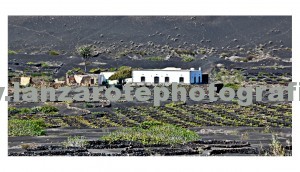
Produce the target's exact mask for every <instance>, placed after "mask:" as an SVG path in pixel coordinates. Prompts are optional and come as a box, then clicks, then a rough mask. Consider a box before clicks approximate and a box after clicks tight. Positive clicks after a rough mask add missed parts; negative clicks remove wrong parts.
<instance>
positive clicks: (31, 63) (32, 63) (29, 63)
mask: <svg viewBox="0 0 300 172" xmlns="http://www.w3.org/2000/svg"><path fill="white" fill-rule="evenodd" d="M26 64H28V65H34V64H36V63H34V62H27V63H26Z"/></svg>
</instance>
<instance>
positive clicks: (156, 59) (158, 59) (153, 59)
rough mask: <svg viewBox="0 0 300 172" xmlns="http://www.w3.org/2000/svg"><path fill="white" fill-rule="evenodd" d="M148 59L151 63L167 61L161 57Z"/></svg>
mask: <svg viewBox="0 0 300 172" xmlns="http://www.w3.org/2000/svg"><path fill="white" fill-rule="evenodd" d="M146 59H147V60H150V61H164V60H165V58H164V57H161V56H154V57H148V58H146Z"/></svg>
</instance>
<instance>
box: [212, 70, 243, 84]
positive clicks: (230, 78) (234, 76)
mask: <svg viewBox="0 0 300 172" xmlns="http://www.w3.org/2000/svg"><path fill="white" fill-rule="evenodd" d="M214 75H215V77H214V78H215V81H220V82H223V83H225V84H226V83H241V82H242V81H244V76H243V75H242V73H241V72H240V71H238V70H233V71H229V70H227V69H221V70H220V71H219V72H217V73H215V74H214Z"/></svg>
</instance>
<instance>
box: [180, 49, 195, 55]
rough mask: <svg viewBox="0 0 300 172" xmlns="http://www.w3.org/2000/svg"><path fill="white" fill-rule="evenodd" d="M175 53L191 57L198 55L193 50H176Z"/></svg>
mask: <svg viewBox="0 0 300 172" xmlns="http://www.w3.org/2000/svg"><path fill="white" fill-rule="evenodd" d="M175 52H176V53H177V54H179V55H184V54H185V55H191V56H195V55H196V53H195V52H194V51H193V50H185V49H176V50H175Z"/></svg>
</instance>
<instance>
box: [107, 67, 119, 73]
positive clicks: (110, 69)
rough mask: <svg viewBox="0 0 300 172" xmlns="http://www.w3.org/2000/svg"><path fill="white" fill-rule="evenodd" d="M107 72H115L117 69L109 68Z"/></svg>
mask: <svg viewBox="0 0 300 172" xmlns="http://www.w3.org/2000/svg"><path fill="white" fill-rule="evenodd" d="M109 71H110V72H114V71H117V68H115V67H111V68H109Z"/></svg>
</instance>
